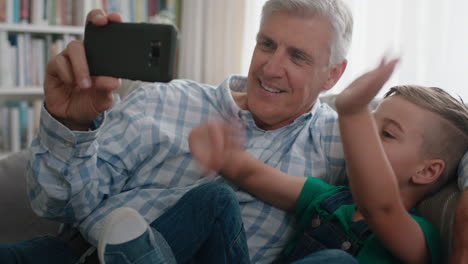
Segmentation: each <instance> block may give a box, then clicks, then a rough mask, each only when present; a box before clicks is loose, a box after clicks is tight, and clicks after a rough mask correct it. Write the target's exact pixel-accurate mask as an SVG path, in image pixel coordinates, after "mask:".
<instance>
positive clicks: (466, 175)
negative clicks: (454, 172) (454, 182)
mask: <svg viewBox="0 0 468 264" xmlns="http://www.w3.org/2000/svg"><path fill="white" fill-rule="evenodd" d="M458 187H459V188H460V190H462V191H463V190H464V189H465V188H466V187H468V151H467V152H465V155H464V156H463V158H462V160H461V161H460V164H459V166H458Z"/></svg>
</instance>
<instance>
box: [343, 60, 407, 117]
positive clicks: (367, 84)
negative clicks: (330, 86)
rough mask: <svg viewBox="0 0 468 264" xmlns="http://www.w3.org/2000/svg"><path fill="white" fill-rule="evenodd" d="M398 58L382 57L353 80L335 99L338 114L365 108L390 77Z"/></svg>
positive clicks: (351, 112) (350, 112)
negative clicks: (372, 68)
mask: <svg viewBox="0 0 468 264" xmlns="http://www.w3.org/2000/svg"><path fill="white" fill-rule="evenodd" d="M398 62H399V59H393V60H390V61H386V60H385V58H384V59H382V61H381V62H380V64H379V66H377V68H375V69H374V70H372V71H369V72H367V73H365V74H363V75H361V76H360V77H359V78H357V79H356V80H354V81H353V82H352V83H351V84H350V85H349V86H348V87H347V88H346V89H345V90H344V91H343V92H341V93H340V94H339V95H338V96H337V97H336V101H335V106H336V110H337V112H338V113H339V114H340V115H346V114H353V113H356V112H360V111H362V110H363V109H367V106H368V104H369V103H370V101H371V100H372V99H373V98H374V97H375V95H376V94H377V93H378V92H379V91H380V89H381V88H382V86H383V85H384V83H385V82H386V81H387V80H388V79H389V78H390V76H391V75H392V73H393V70H394V69H395V66H396V64H397V63H398Z"/></svg>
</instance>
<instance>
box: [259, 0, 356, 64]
mask: <svg viewBox="0 0 468 264" xmlns="http://www.w3.org/2000/svg"><path fill="white" fill-rule="evenodd" d="M278 11H285V12H288V13H289V14H292V15H297V16H303V17H305V16H315V15H319V16H322V17H324V18H326V19H328V22H329V23H330V26H331V28H332V36H333V39H332V40H331V47H330V57H329V59H328V64H329V66H332V65H336V64H339V63H341V62H342V61H343V60H344V59H345V58H346V55H347V53H348V49H349V45H350V44H351V38H352V35H353V16H352V14H351V11H350V10H349V8H348V7H347V6H346V5H345V4H344V3H343V1H341V0H269V1H267V2H266V3H265V5H264V6H263V10H262V19H261V23H260V25H261V26H263V23H264V22H265V20H266V19H267V18H269V17H270V16H271V15H273V14H274V13H275V12H278Z"/></svg>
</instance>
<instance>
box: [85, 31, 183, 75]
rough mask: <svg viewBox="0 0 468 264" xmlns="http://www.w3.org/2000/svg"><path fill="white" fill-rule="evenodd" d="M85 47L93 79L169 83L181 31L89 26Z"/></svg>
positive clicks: (86, 32)
mask: <svg viewBox="0 0 468 264" xmlns="http://www.w3.org/2000/svg"><path fill="white" fill-rule="evenodd" d="M84 46H85V52H86V59H87V60H88V66H89V71H90V74H91V75H92V76H112V77H116V78H123V79H130V80H140V81H146V82H169V81H170V80H172V78H173V72H174V65H175V54H176V48H177V30H176V29H175V27H174V26H172V25H169V24H148V23H114V22H111V23H109V24H107V25H105V26H96V25H94V24H92V23H88V24H87V25H86V28H85V36H84Z"/></svg>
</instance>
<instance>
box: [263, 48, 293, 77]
mask: <svg viewBox="0 0 468 264" xmlns="http://www.w3.org/2000/svg"><path fill="white" fill-rule="evenodd" d="M286 58H287V57H286V54H284V52H282V51H280V50H277V51H275V52H274V53H272V54H271V55H270V56H269V57H268V60H267V62H266V63H265V65H264V67H263V72H264V74H265V75H266V76H268V77H282V76H283V75H284V73H285V66H286Z"/></svg>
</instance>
